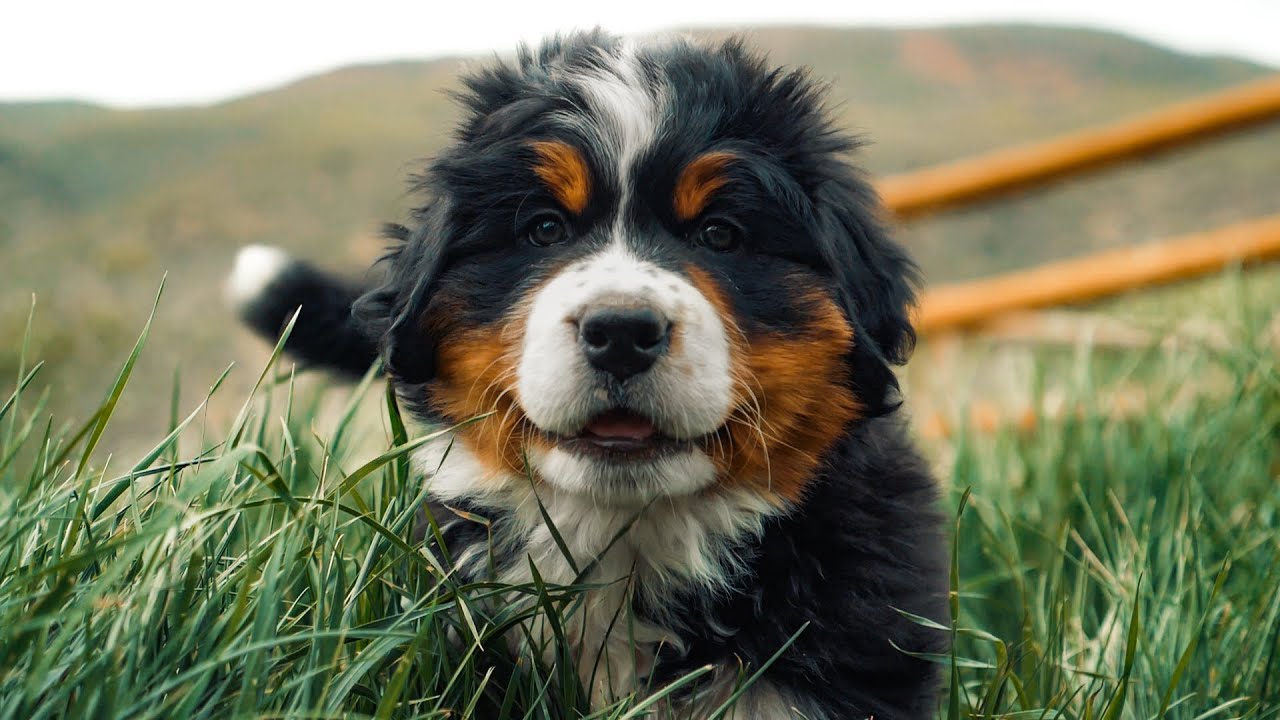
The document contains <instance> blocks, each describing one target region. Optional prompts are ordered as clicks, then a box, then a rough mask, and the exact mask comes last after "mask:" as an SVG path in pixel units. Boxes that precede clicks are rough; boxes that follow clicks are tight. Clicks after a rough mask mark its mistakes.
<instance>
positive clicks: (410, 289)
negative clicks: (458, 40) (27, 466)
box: [232, 32, 947, 720]
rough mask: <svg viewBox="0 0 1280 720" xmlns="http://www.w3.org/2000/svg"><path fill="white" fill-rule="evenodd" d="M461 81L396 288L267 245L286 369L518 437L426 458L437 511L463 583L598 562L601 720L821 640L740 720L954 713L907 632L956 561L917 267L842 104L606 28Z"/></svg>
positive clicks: (397, 235)
mask: <svg viewBox="0 0 1280 720" xmlns="http://www.w3.org/2000/svg"><path fill="white" fill-rule="evenodd" d="M463 84H464V90H463V91H462V92H460V93H459V94H458V97H459V98H460V101H461V103H462V106H463V109H464V117H463V119H462V121H461V123H460V125H459V127H458V129H457V133H456V137H455V141H454V143H453V144H452V145H451V146H450V147H449V148H448V149H446V150H445V151H443V153H441V154H440V155H439V156H438V157H437V158H436V159H435V160H434V161H432V162H431V163H430V165H429V166H428V168H427V170H426V172H425V173H424V174H423V176H422V180H421V187H420V188H419V189H420V190H421V191H422V193H423V196H424V198H425V204H424V205H423V206H422V207H420V208H419V209H418V210H417V211H416V212H415V213H414V215H413V218H412V221H411V222H410V223H409V224H407V225H403V226H402V225H396V226H393V227H391V228H390V230H389V235H390V237H391V238H392V239H393V240H394V241H395V245H394V247H393V249H392V250H391V252H390V254H389V255H388V256H387V258H386V270H387V272H386V280H385V282H384V283H383V284H382V285H381V286H380V287H377V288H373V289H370V290H368V291H365V292H363V293H358V292H357V291H355V290H353V289H350V288H347V287H346V286H344V285H342V284H341V283H338V282H335V281H333V280H331V279H330V278H328V277H327V276H325V275H323V274H320V273H318V272H317V271H315V270H312V269H310V268H309V267H307V266H306V265H305V264H302V263H299V262H295V261H282V260H281V258H280V257H279V256H278V255H275V254H271V253H264V251H263V250H261V249H254V250H252V251H250V252H249V254H248V255H247V256H246V257H245V258H244V259H243V262H242V263H241V266H240V267H238V268H237V272H236V279H233V282H232V288H233V289H235V291H236V294H235V298H236V300H237V303H238V307H239V308H240V311H241V313H242V315H243V316H244V317H245V319H246V320H247V321H248V322H249V324H250V325H251V326H252V327H253V328H254V329H256V330H258V331H259V332H262V333H264V334H267V335H272V334H274V333H276V332H278V330H279V329H280V327H281V325H282V324H283V323H284V322H286V321H287V319H288V317H290V316H291V314H292V311H293V310H294V308H296V307H298V306H299V305H300V306H301V307H302V313H301V315H300V318H299V321H298V326H297V327H296V328H295V330H294V332H293V335H292V337H291V338H290V341H289V344H288V346H287V348H288V349H289V350H290V351H291V352H293V353H294V354H295V355H297V356H300V357H301V358H303V359H304V360H307V361H310V362H313V363H316V364H320V365H325V366H329V367H333V368H337V369H339V370H344V371H346V372H348V373H359V372H362V371H363V370H365V369H367V368H368V366H369V365H370V364H371V363H372V362H374V361H375V360H376V359H377V358H378V357H379V356H381V357H382V359H383V360H384V361H385V363H386V367H387V369H388V372H389V373H390V375H391V377H392V379H393V381H394V382H395V384H396V388H397V391H398V393H399V396H400V398H401V399H402V400H403V401H404V402H405V403H406V405H407V406H408V407H410V408H411V409H412V410H413V412H414V414H415V415H416V416H417V418H418V419H419V420H420V421H421V422H422V423H424V424H426V425H428V426H441V425H450V424H454V423H458V422H460V421H463V420H467V419H469V418H471V417H474V416H476V415H479V414H482V413H492V415H491V416H489V417H488V418H487V419H485V420H483V421H481V422H478V423H474V424H472V425H469V426H467V427H466V428H464V429H462V430H460V431H458V432H457V433H456V436H455V437H452V438H445V439H442V440H441V441H440V443H439V444H437V445H435V446H429V447H427V448H425V449H424V450H423V451H422V452H421V454H420V455H419V456H418V457H417V458H416V461H417V467H418V468H419V469H420V471H421V473H422V475H423V476H424V478H425V481H426V482H428V483H430V488H431V494H432V498H433V501H432V503H431V507H430V512H431V513H432V514H433V516H434V520H435V521H436V522H437V523H438V524H439V526H440V528H441V530H442V536H443V538H444V539H445V541H446V542H447V544H448V545H449V547H448V550H449V554H450V556H451V557H452V558H453V559H454V561H455V564H456V565H457V571H458V572H459V573H461V574H462V575H463V576H465V577H469V578H472V579H485V578H489V577H494V576H496V577H497V578H499V579H501V580H506V581H511V582H521V581H526V580H528V579H529V578H530V570H529V567H530V561H532V562H533V564H534V565H535V566H536V567H537V568H538V572H539V575H540V576H541V577H542V578H543V579H544V580H545V581H546V582H549V583H565V584H568V583H573V582H575V581H577V580H579V579H583V578H579V577H578V576H579V574H580V571H581V570H582V569H583V568H590V571H589V573H588V577H586V578H585V580H586V581H587V582H590V583H592V584H593V585H594V586H595V587H596V588H597V589H594V590H591V591H589V592H588V597H587V599H586V602H585V603H584V605H583V607H582V609H581V610H580V611H579V612H578V613H576V614H575V615H574V616H573V617H572V618H570V620H569V631H570V632H569V634H570V636H571V637H572V638H574V639H573V643H574V651H575V652H574V657H575V662H576V664H577V669H578V671H579V673H580V675H581V677H582V678H583V681H584V682H585V683H587V684H589V685H590V688H591V690H592V692H593V694H594V697H596V698H597V699H598V700H599V701H601V702H603V701H606V700H608V699H610V698H612V697H615V696H619V695H624V694H627V693H632V692H638V693H641V694H643V693H644V692H646V691H647V690H648V689H651V688H654V687H659V686H661V684H662V683H664V682H667V681H669V680H673V679H676V678H678V677H680V676H681V675H682V674H684V673H686V672H688V671H690V670H692V669H694V668H697V667H701V666H703V665H711V666H712V667H713V668H714V669H715V670H714V672H713V673H712V674H711V676H710V677H711V679H710V680H708V681H707V682H705V683H703V684H702V685H700V686H697V687H695V688H693V689H692V690H690V691H688V692H685V693H682V694H680V695H679V696H678V698H677V699H676V700H675V701H674V702H672V703H670V704H669V707H668V708H667V709H669V710H672V711H674V712H675V713H677V714H679V715H681V716H684V717H699V716H701V715H705V714H706V713H707V712H708V711H709V710H710V709H711V708H714V707H715V706H716V705H718V704H719V703H720V702H722V701H723V700H724V699H725V698H726V697H727V696H728V695H729V693H730V692H731V691H732V689H733V686H734V683H735V679H736V678H737V677H739V676H740V675H742V674H750V673H752V672H754V671H755V670H757V669H759V668H761V667H762V666H764V664H765V663H766V661H767V660H768V659H769V658H770V657H771V656H772V655H773V654H774V653H775V652H776V651H777V650H778V649H779V648H780V647H782V646H783V645H784V644H785V643H786V641H787V639H788V638H790V637H791V636H792V635H793V634H795V633H796V632H797V631H800V629H801V628H802V627H805V626H806V624H807V628H806V629H805V630H804V631H803V632H800V634H799V636H798V638H797V639H796V640H795V642H794V644H793V645H792V646H791V647H790V648H789V649H787V650H786V651H785V652H783V653H782V654H781V656H780V657H779V658H778V659H777V661H776V662H774V663H773V664H771V665H769V666H768V667H767V668H766V669H765V670H764V673H763V675H762V677H761V678H760V679H759V681H758V682H757V683H755V684H754V685H753V686H751V688H750V689H749V690H748V691H747V692H746V693H745V694H744V695H743V697H742V699H741V700H740V702H739V703H738V704H737V706H736V708H737V710H736V713H737V714H736V717H741V718H763V719H766V720H768V719H772V718H783V717H803V718H810V719H811V720H820V719H821V720H844V719H847V718H872V717H873V718H876V719H877V720H889V719H891V718H922V717H927V716H929V715H930V714H931V713H932V712H933V710H934V706H935V702H936V701H935V694H936V689H937V688H936V686H937V673H936V672H935V670H934V668H933V667H931V666H930V665H929V664H928V663H927V662H925V661H923V660H920V659H917V658H916V657H913V654H915V653H938V652H942V651H943V650H944V647H945V643H946V637H945V633H941V632H938V631H935V630H931V629H929V628H927V627H924V626H922V625H921V624H918V623H915V622H912V621H911V620H909V619H907V618H906V617H905V616H904V615H903V612H906V613H912V614H915V615H921V616H924V617H927V618H931V619H933V620H935V621H937V622H941V623H945V622H946V621H947V609H946V608H947V603H946V583H945V576H946V571H945V553H944V551H943V548H944V539H943V534H942V532H941V527H942V524H941V519H940V516H939V514H938V512H937V510H936V508H935V505H936V490H935V485H934V482H933V481H932V479H931V478H930V476H929V474H928V472H927V469H926V467H925V464H924V463H923V462H922V461H921V459H920V457H919V455H918V454H917V452H916V451H915V450H914V449H913V448H912V447H911V445H910V443H909V442H908V440H907V435H906V432H905V430H904V427H903V422H902V420H901V418H900V417H899V415H900V413H899V412H898V404H899V402H898V399H897V386H896V382H895V380H894V375H893V372H892V370H891V369H890V364H892V363H898V362H902V361H904V360H905V359H906V358H907V356H908V355H909V354H910V352H911V348H912V346H913V344H914V334H913V332H912V328H911V325H910V322H909V316H908V308H909V306H910V305H911V303H912V301H913V291H912V283H913V280H914V269H913V266H912V264H911V262H910V261H909V259H908V258H907V256H906V255H905V253H904V252H903V250H902V249H901V248H900V247H899V246H898V245H896V244H895V243H893V242H892V241H891V240H890V239H889V237H888V236H887V234H886V231H885V228H884V226H883V225H882V223H881V222H880V220H879V213H880V209H879V205H878V200H877V198H876V196H875V194H874V192H873V191H872V190H871V188H870V187H869V185H868V184H867V183H866V181H865V180H864V179H863V178H862V176H861V175H860V174H859V172H858V171H857V170H856V169H855V168H854V167H853V166H851V165H850V164H849V162H848V154H849V152H850V151H851V150H853V149H854V143H853V142H852V141H851V140H849V139H848V138H847V137H846V136H844V135H843V134H841V133H840V132H838V131H837V130H836V129H835V128H834V127H833V126H832V124H831V122H830V120H829V118H828V117H827V115H826V113H825V112H824V110H823V107H822V103H821V96H820V92H819V90H818V88H817V87H816V85H815V84H814V83H813V82H812V81H811V80H810V79H809V78H808V77H807V76H806V74H805V73H804V72H802V71H788V70H782V69H775V68H772V67H770V66H768V65H767V64H766V63H765V62H764V61H763V60H762V59H761V58H760V57H758V56H756V55H754V54H753V53H751V52H750V51H748V50H747V49H745V48H744V46H743V45H742V44H741V43H740V42H737V41H730V42H727V43H723V44H716V45H712V46H701V45H698V44H696V43H693V42H691V41H686V40H683V39H676V40H669V41H661V42H648V43H645V44H635V43H632V42H629V41H624V40H620V39H618V38H614V37H611V36H609V35H606V34H603V33H599V32H594V33H585V34H575V35H571V36H568V37H565V38H557V39H552V40H550V41H548V42H546V43H544V44H543V45H542V46H541V47H539V48H538V49H536V50H528V49H525V50H521V51H520V53H519V54H518V56H517V58H516V59H515V61H514V62H499V63H495V64H492V65H490V66H487V67H484V68H482V69H480V70H477V71H475V72H472V73H471V74H469V75H468V76H466V77H465V78H464V79H463ZM264 265H265V266H267V267H264ZM357 296H358V297H357ZM450 443H452V444H451V445H450ZM526 461H527V464H528V467H526ZM530 477H532V482H530V479H529V478H530ZM540 506H541V508H545V512H546V515H547V516H549V517H550V520H551V522H552V524H553V525H554V527H555V528H556V529H557V530H558V532H559V534H560V535H561V537H562V538H563V539H564V542H565V544H566V545H567V546H568V549H569V551H570V553H571V555H572V559H569V558H566V557H565V556H564V553H563V552H562V551H561V549H560V547H559V546H558V543H557V542H556V541H555V538H554V537H553V534H552V532H551V531H550V529H549V528H548V526H547V518H546V517H544V514H543V509H541V508H540ZM476 518H484V519H485V523H486V526H481V525H480V524H478V523H477V522H476ZM619 617H623V618H625V620H619V619H618V618H619ZM539 632H541V631H540V630H539V629H537V628H534V629H532V633H533V636H535V637H536V636H537V634H538V633H539ZM904 651H905V652H904Z"/></svg>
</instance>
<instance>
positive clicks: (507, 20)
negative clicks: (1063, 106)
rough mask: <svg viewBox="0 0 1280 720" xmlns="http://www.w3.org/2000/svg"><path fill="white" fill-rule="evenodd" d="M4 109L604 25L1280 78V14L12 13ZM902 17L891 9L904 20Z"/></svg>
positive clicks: (140, 102)
mask: <svg viewBox="0 0 1280 720" xmlns="http://www.w3.org/2000/svg"><path fill="white" fill-rule="evenodd" d="M5 5H7V7H5V8H4V9H3V10H0V24H2V25H3V26H4V31H3V32H2V33H0V100H17V99H48V98H58V99H61V98H78V99H86V100H93V101H97V102H102V103H107V104H111V105H117V106H148V105H167V104H180V103H181V104H185V103H207V102H214V101H217V100H222V99H225V98H228V97H233V96H236V95H241V94H244V93H246V92H251V91H254V90H260V89H263V88H267V87H271V86H274V85H278V84H280V83H283V82H287V81H289V80H293V79H296V78H298V77H302V76H305V75H309V74H312V73H315V72H318V71H322V70H326V69H330V68H333V67H337V66H341V65H347V64H351V63H356V62H369V61H375V60H391V59H405V58H429V57H438V56H441V55H448V54H459V53H465V54H472V53H477V52H483V51H490V50H502V51H506V50H509V49H510V48H512V47H513V46H514V45H515V44H516V43H517V42H519V41H521V40H536V39H538V38H539V37H540V36H542V35H544V34H547V33H550V32H553V31H556V30H564V29H570V28H575V27H591V26H594V25H601V26H603V27H605V28H607V29H610V30H613V31H616V32H624V33H632V32H646V31H652V30H660V29H664V28H670V27H677V26H679V27H689V26H712V25H735V26H738V25H758V24H781V23H810V24H812V23H821V24H837V25H934V24H940V23H974V22H1037V23H1052V24H1059V25H1063V24H1065V25H1083V26H1088V27H1096V28H1103V29H1110V30H1118V31H1121V32H1125V33H1128V34H1131V35H1137V36H1139V37H1142V38H1145V39H1148V40H1152V41H1155V42H1158V43H1161V44H1164V45H1168V46H1171V47H1174V48H1177V49H1180V50H1184V51H1188V52H1196V53H1214V54H1225V55H1233V56H1237V57H1241V58H1246V59H1250V60H1254V61H1256V62H1261V63H1266V64H1269V65H1272V66H1276V67H1280V0H1214V1H1213V2H1194V3H1193V2H1168V1H1166V2H1155V1H1154V0H919V1H915V2H910V1H898V2H893V1H892V0H878V2H867V1H865V0H816V1H810V0H784V1H783V2H778V1H777V0H772V1H771V2H769V3H763V2H758V3H752V2H749V1H748V0H730V1H729V2H724V1H723V0H715V1H702V2H700V1H699V0H612V1H611V0H590V1H573V2H554V1H553V0H546V1H543V2H520V3H513V4H511V5H510V6H509V7H508V6H505V5H503V3H501V2H498V1H497V0H445V1H444V2H440V1H439V0H434V1H422V0H420V1H419V2H409V1H407V0H362V1H360V2H346V3H342V4H341V5H339V4H338V3H330V2H325V1H324V0H311V1H310V2H305V1H303V2H298V1H295V0H278V1H277V0H256V1H253V2H250V1H248V0H222V1H221V2H209V1H207V0H206V2H201V3H194V2H190V1H183V0H80V1H79V2H68V1H66V0H8V2H6V3H5ZM890 6H892V7H890Z"/></svg>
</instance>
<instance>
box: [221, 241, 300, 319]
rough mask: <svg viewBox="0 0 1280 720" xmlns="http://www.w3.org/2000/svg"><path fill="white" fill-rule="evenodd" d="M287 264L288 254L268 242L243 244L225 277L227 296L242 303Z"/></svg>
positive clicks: (266, 284) (259, 293) (236, 302)
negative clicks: (263, 243) (227, 275)
mask: <svg viewBox="0 0 1280 720" xmlns="http://www.w3.org/2000/svg"><path fill="white" fill-rule="evenodd" d="M288 264H289V255H288V254H287V253H286V252H285V251H284V250H281V249H280V248H278V247H272V246H270V245H246V246H245V247H243V248H240V252H238V253H236V264H235V267H234V268H232V270H231V276H230V277H229V278H227V285H226V297H227V300H228V301H229V302H230V303H231V304H232V305H234V306H235V307H237V308H241V307H245V306H246V305H248V304H250V303H252V302H253V301H254V300H256V299H258V297H259V296H260V295H261V294H262V291H263V290H265V289H266V287H267V286H268V285H270V284H271V281H272V280H275V279H276V278H277V277H279V275H280V273H281V272H282V271H283V270H284V269H285V267H286V266H288Z"/></svg>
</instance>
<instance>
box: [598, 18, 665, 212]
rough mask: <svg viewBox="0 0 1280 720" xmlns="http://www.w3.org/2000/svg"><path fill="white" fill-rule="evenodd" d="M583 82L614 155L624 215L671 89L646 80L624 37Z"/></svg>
mask: <svg viewBox="0 0 1280 720" xmlns="http://www.w3.org/2000/svg"><path fill="white" fill-rule="evenodd" d="M579 87H580V88H581V89H582V92H583V94H584V95H585V96H586V100H587V105H588V106H589V110H590V111H591V112H592V118H593V119H594V120H595V124H594V125H593V126H591V127H590V129H591V130H594V131H596V133H597V134H598V135H599V136H600V140H601V141H603V145H604V147H605V148H606V149H608V151H609V152H610V153H611V155H612V156H611V157H610V160H611V161H612V163H613V165H614V167H613V171H614V174H615V177H616V178H617V183H618V188H619V191H620V200H619V203H618V210H619V213H618V214H619V216H621V215H623V213H622V212H621V211H622V209H623V208H625V207H626V206H627V204H628V202H627V201H628V199H629V198H630V194H631V193H630V185H631V171H632V167H633V166H634V165H635V161H636V158H637V157H639V156H640V154H641V153H642V152H643V151H644V150H645V149H646V148H648V147H649V146H650V145H652V144H653V142H654V138H655V137H656V135H657V130H658V119H659V118H660V117H661V116H662V112H663V109H664V106H665V95H666V91H665V89H664V88H663V87H661V86H656V87H655V86H654V85H652V84H651V83H650V82H649V81H647V80H646V79H645V77H644V71H643V69H642V68H641V67H640V62H639V60H638V58H637V57H636V46H635V43H633V42H631V41H624V42H623V44H622V45H621V47H619V49H618V50H617V52H616V54H612V55H609V56H608V57H607V58H606V62H605V64H604V65H603V66H602V67H600V68H599V69H598V70H596V71H594V72H589V73H586V74H585V76H584V77H583V78H582V80H581V81H580V82H579Z"/></svg>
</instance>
